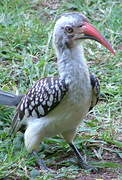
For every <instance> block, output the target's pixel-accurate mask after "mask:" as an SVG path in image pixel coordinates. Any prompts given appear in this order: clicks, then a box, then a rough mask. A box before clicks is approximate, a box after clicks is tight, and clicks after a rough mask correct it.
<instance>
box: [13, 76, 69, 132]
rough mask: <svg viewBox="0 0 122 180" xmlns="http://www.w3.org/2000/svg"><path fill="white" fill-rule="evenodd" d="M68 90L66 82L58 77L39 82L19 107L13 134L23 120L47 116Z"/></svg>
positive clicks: (14, 119)
mask: <svg viewBox="0 0 122 180" xmlns="http://www.w3.org/2000/svg"><path fill="white" fill-rule="evenodd" d="M67 90H68V87H67V86H66V84H65V82H64V81H63V80H60V79H59V78H57V77H55V78H54V77H48V78H44V79H41V80H40V81H38V82H37V83H36V84H35V85H34V86H33V87H32V89H30V90H29V91H28V93H27V94H26V95H25V96H24V97H23V99H22V100H21V102H20V104H19V105H18V107H17V112H16V115H15V117H14V118H13V122H12V131H11V133H12V134H13V133H16V132H17V131H18V129H19V128H20V126H21V122H22V120H23V119H26V118H29V117H36V118H41V117H43V116H45V115H47V114H48V113H49V112H50V111H51V110H52V109H53V108H54V107H55V106H57V105H58V104H59V103H60V101H61V100H62V99H63V97H64V95H65V94H66V92H67Z"/></svg>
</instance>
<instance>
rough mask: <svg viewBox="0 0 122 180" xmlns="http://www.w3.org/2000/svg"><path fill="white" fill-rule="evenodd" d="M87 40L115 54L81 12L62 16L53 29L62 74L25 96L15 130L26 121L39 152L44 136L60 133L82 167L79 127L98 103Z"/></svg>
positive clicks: (28, 141) (28, 139)
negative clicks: (84, 45)
mask: <svg viewBox="0 0 122 180" xmlns="http://www.w3.org/2000/svg"><path fill="white" fill-rule="evenodd" d="M84 39H92V40H95V41H97V42H99V43H100V44H102V45H103V46H105V47H106V48H107V49H109V50H110V51H111V52H112V53H113V54H115V52H114V50H113V49H112V47H111V45H110V44H109V43H108V41H107V40H106V39H105V38H104V37H103V36H102V35H101V34H100V32H99V31H98V30H97V29H96V28H95V27H94V26H93V25H91V24H90V23H89V21H88V19H87V18H86V17H85V16H83V15H82V14H81V13H76V12H71V13H65V14H63V15H61V16H60V17H59V19H58V20H57V22H56V24H55V27H54V32H53V44H54V48H55V51H56V55H57V65H58V72H59V76H58V77H47V78H43V79H41V80H39V81H37V82H36V84H35V85H34V86H33V87H32V88H31V89H30V90H29V91H28V93H27V94H26V95H25V96H24V97H23V98H22V99H21V101H20V103H19V105H18V106H17V112H16V115H15V116H14V118H13V122H12V130H11V132H12V134H15V133H16V132H17V131H18V130H19V129H20V128H21V126H22V124H24V123H26V130H25V134H24V141H25V146H26V149H27V150H28V152H34V151H37V150H38V148H39V144H40V143H41V141H42V140H43V138H44V137H50V136H55V135H57V134H60V135H61V136H62V137H63V138H64V139H65V140H66V142H67V143H68V144H69V145H70V146H71V147H72V148H73V150H74V152H75V154H76V156H77V157H78V160H79V162H80V165H81V167H83V168H86V169H87V168H89V166H88V165H87V163H86V162H84V160H83V158H82V156H81V154H80V152H79V151H78V149H77V148H76V146H75V145H74V144H73V139H74V137H75V135H76V129H77V127H78V126H79V124H80V122H81V120H83V118H84V117H85V116H86V114H87V113H88V111H89V109H90V107H92V106H94V104H95V102H93V96H94V90H93V87H94V78H93V77H92V76H90V74H89V70H88V66H87V64H86V61H85V58H84V52H83V48H82V46H81V42H82V41H83V40H84ZM98 87H99V86H98ZM98 91H99V90H98ZM96 94H97V93H96Z"/></svg>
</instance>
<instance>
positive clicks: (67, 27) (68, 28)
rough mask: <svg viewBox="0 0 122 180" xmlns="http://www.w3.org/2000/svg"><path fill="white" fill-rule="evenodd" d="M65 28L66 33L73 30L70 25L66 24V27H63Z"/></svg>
mask: <svg viewBox="0 0 122 180" xmlns="http://www.w3.org/2000/svg"><path fill="white" fill-rule="evenodd" d="M65 30H66V31H67V32H68V33H72V32H73V28H72V27H70V26H66V27H65Z"/></svg>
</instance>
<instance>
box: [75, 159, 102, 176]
mask: <svg viewBox="0 0 122 180" xmlns="http://www.w3.org/2000/svg"><path fill="white" fill-rule="evenodd" d="M78 164H79V166H80V167H81V168H83V169H85V170H88V171H90V172H91V173H94V174H95V173H97V172H98V171H99V169H98V168H96V167H93V166H90V165H88V164H87V163H85V162H84V163H83V162H79V163H78Z"/></svg>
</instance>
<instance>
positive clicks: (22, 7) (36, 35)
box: [0, 0, 122, 180]
mask: <svg viewBox="0 0 122 180" xmlns="http://www.w3.org/2000/svg"><path fill="white" fill-rule="evenodd" d="M57 2H58V1H57ZM59 2H60V1H59ZM59 2H58V3H57V5H58V8H57V7H56V5H55V3H54V4H52V3H51V1H48V3H47V1H41V0H40V1H39V0H33V1H32V0H30V1H27V0H21V1H18V0H12V1H11V0H3V1H1V2H0V88H1V89H3V90H7V91H10V92H16V93H18V92H19V93H26V89H28V88H30V87H32V84H33V83H34V82H35V81H36V80H38V79H40V78H42V77H45V76H49V75H55V74H56V73H57V68H56V61H55V54H54V50H53V49H52V43H51V35H52V30H53V26H54V22H55V18H56V16H57V15H59V14H61V13H62V12H67V11H72V10H77V11H81V12H83V13H84V14H85V15H86V16H87V17H88V18H89V19H90V21H91V22H92V24H94V25H95V26H96V27H97V28H98V29H100V31H101V32H102V34H104V36H105V37H106V38H107V39H109V41H110V42H111V43H112V45H113V46H114V48H115V49H116V52H117V53H116V56H113V55H111V54H110V52H108V50H106V49H105V48H104V47H102V46H101V45H99V44H98V43H96V42H94V41H86V42H84V48H85V55H86V59H87V61H88V64H89V67H90V71H92V72H94V73H95V74H96V75H97V76H98V77H99V79H100V81H101V91H102V92H103V93H105V94H106V100H105V101H102V102H100V103H99V104H98V105H97V106H96V107H95V108H94V110H93V113H92V114H90V115H88V118H87V120H85V121H84V122H83V124H82V125H81V126H80V128H79V131H78V136H77V137H76V141H75V142H76V145H77V146H78V147H79V149H80V150H83V152H84V153H85V154H86V155H85V156H87V157H88V161H90V162H91V164H95V166H97V167H101V168H104V169H105V171H107V169H108V168H111V172H114V171H116V173H117V174H118V176H121V174H120V169H121V168H122V163H121V164H120V163H119V162H120V161H119V162H116V161H114V160H117V158H115V159H114V158H113V159H110V160H108V159H106V158H105V154H106V153H108V157H109V156H111V157H113V154H114V155H116V156H117V157H118V158H119V159H120V158H122V135H121V133H122V128H121V124H122V111H121V107H122V103H121V102H122V94H121V93H122V70H121V69H122V63H121V60H122V59H121V56H122V53H121V50H122V44H121V39H120V32H121V9H122V3H120V2H119V0H113V1H111V0H104V1H103V0H98V1H97V0H94V1H93V0H88V1H85V2H84V1H83V0H71V1H63V2H61V3H60V4H59ZM13 114H14V111H13V109H10V108H8V107H3V106H0V179H2V178H5V179H17V178H18V179H34V178H35V179H37V180H38V179H43V180H48V179H54V178H55V179H66V178H69V179H76V177H79V174H80V172H84V170H82V171H81V169H80V168H79V167H78V166H77V165H76V162H75V157H74V156H73V155H72V151H71V150H70V148H69V146H68V145H67V144H66V143H65V142H64V141H63V140H61V139H60V138H59V137H55V138H50V139H45V141H44V143H43V144H42V146H40V149H41V150H42V151H41V153H40V156H42V157H44V159H45V160H46V163H47V165H48V166H49V167H51V168H52V169H54V170H55V172H53V173H42V172H40V171H39V170H38V167H37V166H36V162H35V159H34V158H33V157H32V156H30V155H28V154H27V152H26V150H25V148H24V145H23V138H22V134H21V133H18V134H17V136H16V137H15V139H14V140H13V141H12V140H11V139H10V137H9V135H8V131H9V128H10V124H11V119H12V116H13ZM114 169H116V170H114ZM88 174H89V173H88V172H86V175H85V176H87V175H88Z"/></svg>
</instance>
